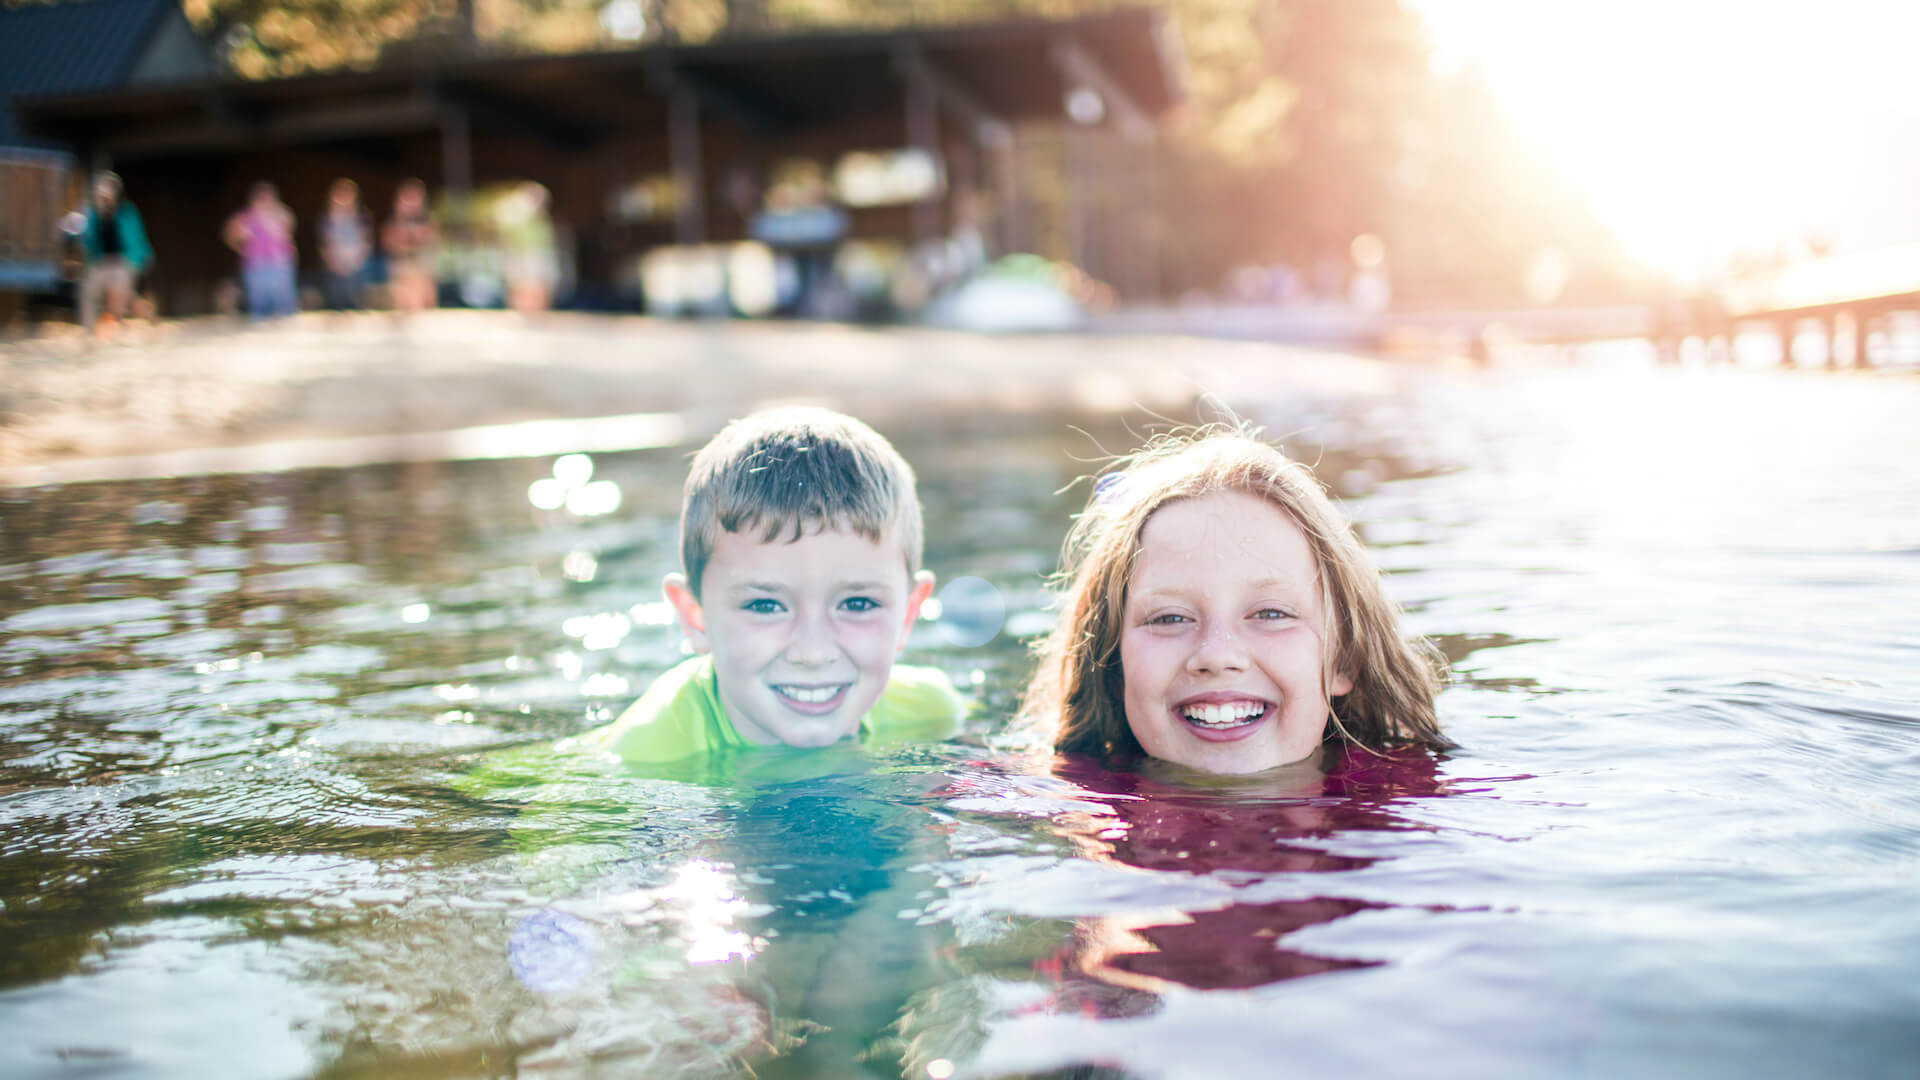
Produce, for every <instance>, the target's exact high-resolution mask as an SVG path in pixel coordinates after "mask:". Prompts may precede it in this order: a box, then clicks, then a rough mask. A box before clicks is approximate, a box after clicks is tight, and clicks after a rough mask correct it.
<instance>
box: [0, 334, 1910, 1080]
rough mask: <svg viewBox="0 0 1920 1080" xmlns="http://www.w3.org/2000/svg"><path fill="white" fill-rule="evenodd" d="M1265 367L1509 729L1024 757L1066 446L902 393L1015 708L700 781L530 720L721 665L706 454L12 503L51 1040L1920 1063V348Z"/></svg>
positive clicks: (996, 686) (27, 1027)
mask: <svg viewBox="0 0 1920 1080" xmlns="http://www.w3.org/2000/svg"><path fill="white" fill-rule="evenodd" d="M1233 404H1234V405H1235V407H1236V408H1238V409H1240V410H1241V411H1242V413H1243V414H1244V415H1247V416H1249V417H1251V418H1253V419H1255V420H1257V421H1259V422H1262V423H1265V424H1266V425H1268V427H1269V429H1270V430H1272V431H1276V432H1281V433H1287V434H1288V439H1289V447H1290V448H1291V449H1293V450H1294V451H1295V452H1296V453H1297V454H1299V455H1300V456H1302V457H1305V458H1306V459H1308V460H1310V461H1314V462H1316V463H1317V466H1318V469H1319V472H1320V475H1321V476H1322V477H1323V478H1325V479H1326V480H1327V482H1328V483H1329V484H1330V485H1331V486H1332V487H1333V488H1334V489H1335V492H1336V494H1338V495H1339V496H1340V498H1341V500H1342V502H1343V504H1344V505H1345V506H1346V508H1347V509H1348V511H1349V512H1350V513H1351V514H1352V515H1353V516H1354V517H1355V518H1356V520H1357V521H1358V522H1359V523H1360V527H1361V530H1362V532H1363V533H1364V534H1365V536H1366V538H1367V540H1368V541H1369V543H1370V544H1371V545H1372V546H1373V549H1374V551H1375V552H1376V555H1377V557H1378V559H1379V561H1380V562H1381V564H1382V566H1383V568H1384V569H1385V571H1386V572H1387V580H1388V583H1389V587H1390V589H1391V590H1392V591H1393V593H1394V595H1395V596H1396V597H1397V598H1398V599H1399V600H1400V601H1401V602H1402V603H1403V604H1404V605H1405V606H1406V607H1407V609H1408V611H1409V618H1410V621H1411V625H1412V627H1413V628H1414V629H1415V630H1417V631H1419V632H1421V633H1424V634H1427V635H1429V636H1430V637H1432V638H1433V639H1434V640H1435V641H1436V642H1437V643H1438V644H1439V645H1440V646H1441V648H1442V649H1443V650H1444V651H1445V653H1446V654H1447V656H1448V659H1449V660H1450V662H1451V665H1452V668H1453V673H1454V681H1453V684H1452V685H1451V686H1450V688H1449V689H1448V690H1447V691H1446V693H1445V694H1444V696H1443V698H1442V712H1443V717H1444V719H1445V721H1446V723H1447V725H1448V728H1449V730H1450V731H1451V732H1452V734H1453V735H1454V736H1455V737H1456V738H1458V739H1459V741H1460V742H1461V744H1462V746H1461V749H1460V750H1459V751H1458V752H1456V753H1452V754H1449V755H1445V756H1440V757H1431V756H1425V755H1402V756H1398V757H1395V758H1392V759H1389V760H1375V759H1371V758H1366V757H1364V756H1360V757H1349V758H1347V759H1345V760H1336V761H1331V762H1329V767H1328V769H1327V770H1326V771H1325V773H1324V774H1322V773H1321V772H1319V771H1314V770H1280V771H1278V772H1276V773H1274V774H1270V775H1268V776H1264V777H1261V778H1257V779H1255V780H1251V781H1242V780H1235V781H1221V780H1215V781H1207V780H1203V779H1200V778H1195V777H1192V776H1184V775H1179V774H1178V773H1177V772H1175V771H1170V770H1165V769H1156V768H1152V767H1146V768H1131V769H1129V768H1114V767H1110V766H1109V765H1107V764H1103V763H1096V762H1088V761H1080V760H1069V759H1056V758H1053V757H1051V756H1049V755H1045V754H1036V753H1023V752H1018V751H1015V750H1012V749H1008V748H1006V747H1004V746H1001V745H998V744H996V743H994V742H992V741H991V738H992V736H993V735H994V734H995V733H996V732H997V730H998V728H999V726H1000V722H1001V721H1002V720H1003V719H1004V718H1005V716H1006V715H1007V713H1008V711H1009V710H1010V709H1011V708H1012V705H1013V702H1014V701H1015V699H1016V697H1017V695H1018V692H1019V688H1020V680H1021V678H1022V677H1023V675H1024V672H1025V663H1026V661H1025V648H1026V645H1027V644H1028V642H1029V641H1030V640H1031V638H1032V637H1033V635H1035V634H1038V633H1040V632H1043V631H1044V629H1045V628H1046V627H1047V625H1048V624H1049V615H1048V613H1047V611H1046V606H1045V605H1046V597H1045V589H1044V581H1043V576H1044V574H1045V573H1046V572H1047V571H1048V570H1050V569H1051V567H1052V565H1053V561H1054V557H1055V554H1056V553H1057V551H1058V545H1059V540H1060V536H1061V534H1062V533H1063V532H1064V530H1065V528H1066V525H1067V523H1068V520H1069V515H1070V513H1071V511H1072V503H1073V502H1074V500H1075V499H1076V498H1080V497H1083V495H1084V488H1078V489H1074V491H1072V492H1070V493H1069V494H1067V495H1064V496H1063V495H1057V494H1056V492H1058V491H1059V490H1060V489H1061V488H1063V487H1064V486H1066V485H1067V484H1068V483H1069V481H1071V480H1072V479H1073V477H1074V476H1076V475H1077V474H1079V473H1080V472H1083V471H1085V469H1086V467H1087V466H1086V463H1085V462H1086V459H1087V458H1088V457H1089V456H1091V455H1092V454H1094V453H1095V452H1096V451H1095V446H1094V443H1093V442H1091V441H1089V440H1088V439H1087V438H1086V437H1084V436H1082V435H1078V434H1075V433H1073V432H1071V431H1067V430H1060V431H1053V430H1048V431H1044V432H1040V433H1037V434H1036V433H1034V432H1032V431H1031V430H1017V429H1014V430H1001V429H999V428H996V427H994V425H993V423H992V422H991V421H990V420H989V419H983V418H967V419H964V420H963V419H956V420H954V421H953V422H952V426H951V429H950V430H944V431H940V432H938V433H934V432H918V433H916V432H895V433H893V434H895V435H896V436H897V437H898V438H899V441H900V445H901V447H902V449H903V451H904V452H905V453H906V454H907V456H908V457H909V458H910V459H911V460H912V461H913V462H914V463H915V465H916V467H917V468H918V470H919V471H920V473H921V479H922V493H923V498H924V500H925V502H926V504H927V506H928V529H927V532H928V554H927V561H928V564H929V566H930V567H931V568H932V569H933V570H935V571H936V572H937V573H938V574H939V575H940V576H941V578H942V579H943V580H952V579H954V578H959V577H972V578H978V579H982V580H984V581H985V582H987V583H990V584H991V586H992V587H993V588H994V589H997V590H998V592H999V597H1000V599H1001V600H1002V601H1004V605H1003V607H1004V616H1005V618H1004V622H1003V623H1002V624H1001V625H1002V627H1003V628H1002V630H1001V632H1000V633H999V634H998V635H997V636H995V637H994V638H993V639H992V640H991V641H988V642H986V643H985V644H978V643H977V641H978V637H979V636H981V633H982V631H980V630H979V629H978V627H977V626H975V625H974V623H965V624H964V625H962V623H961V622H958V621H957V622H956V623H955V624H954V625H953V626H952V627H946V628H943V627H941V626H939V625H937V624H933V623H929V624H927V625H925V626H923V627H921V628H920V629H919V630H917V631H916V633H915V635H914V637H913V640H912V642H911V643H910V646H909V650H908V658H909V659H910V660H913V661H915V662H920V663H930V664H936V665H938V666H940V667H943V668H944V669H945V670H947V671H948V672H949V674H951V675H952V676H953V678H954V679H955V681H956V682H957V683H958V684H959V685H961V686H962V687H963V689H966V690H967V691H968V692H969V693H970V694H972V695H973V696H974V697H975V698H976V699H977V700H978V701H979V702H980V703H981V706H982V708H981V710H980V712H979V714H978V715H977V717H976V719H975V721H974V722H973V725H972V730H971V731H970V733H969V736H968V737H967V738H965V739H962V740H959V741H956V742H954V743H951V744H947V745H942V746H934V747H914V748H901V749H888V750H874V751H864V750H860V749H858V748H853V747H841V748H835V749H832V750H828V751H822V752H817V753H811V754H785V753H778V752H774V753H768V754H765V755H755V756H750V757H748V758H743V759H740V760H737V761H733V762H727V763H720V764H717V765H715V766H714V767H713V768H709V769H701V770H697V771H682V772H680V773H677V774H673V773H670V774H664V775H636V774H629V773H626V772H622V771H619V770H611V769H606V768H598V767H592V766H590V765H587V764H575V765H570V766H565V767H563V766H561V765H560V764H557V763H556V762H554V761H553V760H552V759H550V758H548V757H544V756H542V755H541V754H539V753H538V751H537V748H538V747H540V746H542V745H544V744H546V743H547V742H549V741H550V740H553V739H555V738H559V737H563V736H565V735H569V734H572V733H575V732H578V731H581V730H584V729H586V728H588V727H590V726H592V725H595V724H598V723H601V722H603V721H604V720H605V719H607V718H609V717H610V716H611V715H613V713H614V712H616V711H617V710H618V709H619V708H620V707H622V706H623V705H624V704H625V703H626V702H627V701H629V700H631V699H632V697H633V696H634V695H636V694H637V693H638V692H639V691H640V690H641V689H642V688H643V687H644V686H645V685H646V683H647V681H648V680H649V679H650V678H651V677H652V676H654V675H655V674H657V673H658V672H660V671H662V670H664V669H665V668H666V667H668V666H670V665H671V664H672V663H674V662H675V661H676V660H677V659H678V658H679V656H680V655H681V653H680V645H679V640H678V636H677V634H676V633H675V632H674V631H673V630H672V628H671V627H670V625H668V617H667V612H666V610H665V609H664V607H663V606H662V605H661V604H660V602H659V596H658V581H659V578H660V575H661V574H662V573H664V572H665V571H666V570H668V569H671V568H672V567H673V564H674V562H675V559H676V548H675V522H674V515H675V514H676V512H677V510H678V501H679V500H678V489H679V483H680V479H681V471H682V470H683V469H684V458H683V457H682V456H681V454H680V452H678V451H645V452H634V453H626V454H608V455H600V456H597V457H596V458H594V459H593V462H592V465H593V468H592V470H591V480H590V481H589V480H588V479H587V478H586V473H584V472H582V471H581V468H580V466H579V464H578V463H577V462H576V463H574V464H572V465H569V466H565V467H563V468H561V469H560V470H558V472H556V470H555V469H554V461H553V460H552V459H529V460H522V461H514V460H509V461H489V462H468V463H452V464H433V463H414V464H407V465H394V466H367V467H359V468H352V469H331V470H311V471H307V472H290V473H276V474H273V475H259V476H229V477H217V478H198V479H181V480H170V481H144V482H139V483H98V484H85V485H75V486H69V487H59V488H35V489H12V490H6V491H0V1072H3V1073H4V1074H5V1075H7V1076H9V1077H37V1076H48V1077H51V1076H64V1075H70V1074H72V1073H73V1072H74V1071H76V1070H82V1071H85V1072H87V1073H88V1074H91V1075H115V1076H119V1075H124V1076H182V1077H185V1076H204V1075H221V1076H259V1077H301V1076H312V1077H376V1076H378V1077H387V1076H418V1077H455V1076H489V1077H490V1076H502V1075H517V1074H519V1073H521V1072H522V1071H525V1072H527V1073H529V1074H531V1073H538V1074H540V1075H559V1076H574V1075H578V1076H587V1075H645V1076H673V1075H683V1076H716V1075H742V1076H746V1075H753V1076H757V1077H777V1076H806V1075H820V1074H823V1073H825V1074H833V1075H849V1074H858V1075H875V1076H887V1075H893V1076H900V1075H906V1076H914V1077H930V1076H931V1077H937V1076H943V1075H956V1076H1024V1075H1068V1074H1071V1075H1114V1076H1138V1077H1194V1078H1202V1077H1209V1078H1210V1077H1222V1076H1249V1077H1250V1076H1271V1075H1300V1076H1322V1075H1337V1074H1345V1075H1362V1076H1467V1075H1474V1076H1479V1075H1484V1074H1486V1073H1488V1072H1491V1071H1498V1072H1502V1073H1506V1074H1512V1075H1523V1076H1581V1077H1639V1076H1646V1075H1686V1076H1709V1077H1714V1076H1724V1077H1755V1076H1830V1075H1845V1076H1856V1077H1895V1076H1901V1077H1904V1076H1911V1075H1913V1074H1914V1073H1915V1072H1916V1071H1920V1024H1916V1023H1915V1022H1914V1019H1915V1017H1917V1016H1920V980H1916V979H1915V978H1914V974H1913V973H1914V972H1915V971H1920V918H1916V916H1915V915H1914V914H1913V903H1912V898H1913V896H1914V895H1915V886H1916V880H1915V871H1916V867H1917V866H1920V786H1917V785H1915V783H1914V782H1913V779H1914V777H1915V776H1917V775H1920V738H1917V736H1920V705H1917V704H1916V702H1920V483H1916V482H1915V481H1916V475H1917V474H1916V472H1915V467H1914V462H1916V461H1920V424H1916V423H1914V422H1913V418H1914V417H1915V416H1916V415H1920V384H1916V383H1915V382H1913V381H1912V380H1911V379H1904V378H1883V377H1858V378H1849V377H1831V376H1818V375H1798V376H1796V375H1788V374H1784V373H1782V374H1758V373H1745V372H1730V371H1715V372H1680V371H1661V372H1646V371H1630V370H1603V369H1587V370H1576V371H1542V372H1532V373H1526V374H1514V375H1496V376H1486V377H1479V378H1474V379H1462V378H1456V377H1453V376H1447V375H1438V374H1436V375H1431V376H1423V377H1420V378H1417V379H1414V380H1412V381H1411V383H1410V385H1409V387H1408V388H1407V389H1406V391H1405V392H1403V393H1397V394H1391V395H1386V396H1371V397H1353V398H1343V397H1338V396H1333V397H1329V396H1324V395H1322V396H1312V397H1303V396H1301V395H1298V394H1295V393H1292V392H1289V391H1287V390H1285V389H1284V388H1280V387H1275V388H1273V389H1272V391H1271V393H1270V395H1269V396H1267V397H1264V398H1262V397H1258V396H1256V397H1253V398H1250V399H1247V400H1240V401H1235V402H1233ZM1095 435H1096V436H1097V439H1098V442H1099V443H1100V444H1103V445H1105V446H1106V447H1108V448H1113V447H1118V446H1123V445H1126V443H1127V442H1128V439H1129V436H1128V435H1127V433H1125V432H1121V431H1115V430H1104V429H1099V428H1098V427H1096V428H1095ZM576 481H577V483H576ZM590 482H591V483H598V484H603V485H606V484H610V485H612V487H597V488H594V489H592V490H593V494H592V497H591V498H588V497H586V496H581V497H579V498H576V499H575V500H574V501H573V502H572V504H571V505H572V507H573V509H571V510H569V509H568V508H567V505H566V504H564V503H556V502H555V501H554V500H555V499H556V498H561V499H564V497H565V496H566V495H567V493H568V492H569V491H572V490H574V489H573V488H568V487H567V484H568V483H574V486H575V487H577V488H579V489H580V490H583V491H584V490H585V487H584V485H585V484H587V483H590ZM536 485H544V486H543V487H539V488H537V490H540V491H545V492H547V493H548V495H544V496H541V497H540V500H541V505H536V503H535V502H532V501H530V495H529V492H530V491H533V490H536ZM555 485H559V486H557V487H556V486H555ZM554 492H558V493H559V494H558V495H557V496H555V495H553V494H552V493H554ZM550 496H551V497H550ZM615 496H617V499H615ZM610 500H613V501H617V502H618V508H617V510H614V511H613V512H611V513H603V512H600V511H602V510H605V509H607V508H608V504H609V501H610ZM543 506H550V507H551V508H543ZM969 585H970V588H971V589H972V592H971V593H969V594H968V595H975V594H980V593H981V589H980V587H979V586H977V585H973V584H972V583H969ZM958 596H959V594H956V614H955V615H954V616H953V618H955V619H956V620H962V619H963V618H966V617H971V616H967V615H966V613H964V612H959V611H958V610H957V609H958V607H959V603H958V599H957V598H958ZM977 598H978V596H976V599H977ZM988 598H989V599H990V596H989V597H988ZM982 603H985V601H982ZM985 607H987V608H992V609H993V612H994V617H995V618H998V617H999V615H1000V613H1001V608H1000V607H994V605H992V604H990V603H987V604H985ZM982 610H985V608H983V609H982ZM975 614H978V613H977V612H976V613H975ZM975 622H978V620H977V619H976V620H975ZM990 622H991V620H989V621H988V624H982V625H988V630H989V631H990V629H991V627H990V625H989V624H990ZM515 747H519V748H533V749H531V750H529V749H522V750H521V751H519V755H520V756H515V754H514V752H513V750H512V748H515Z"/></svg>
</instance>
